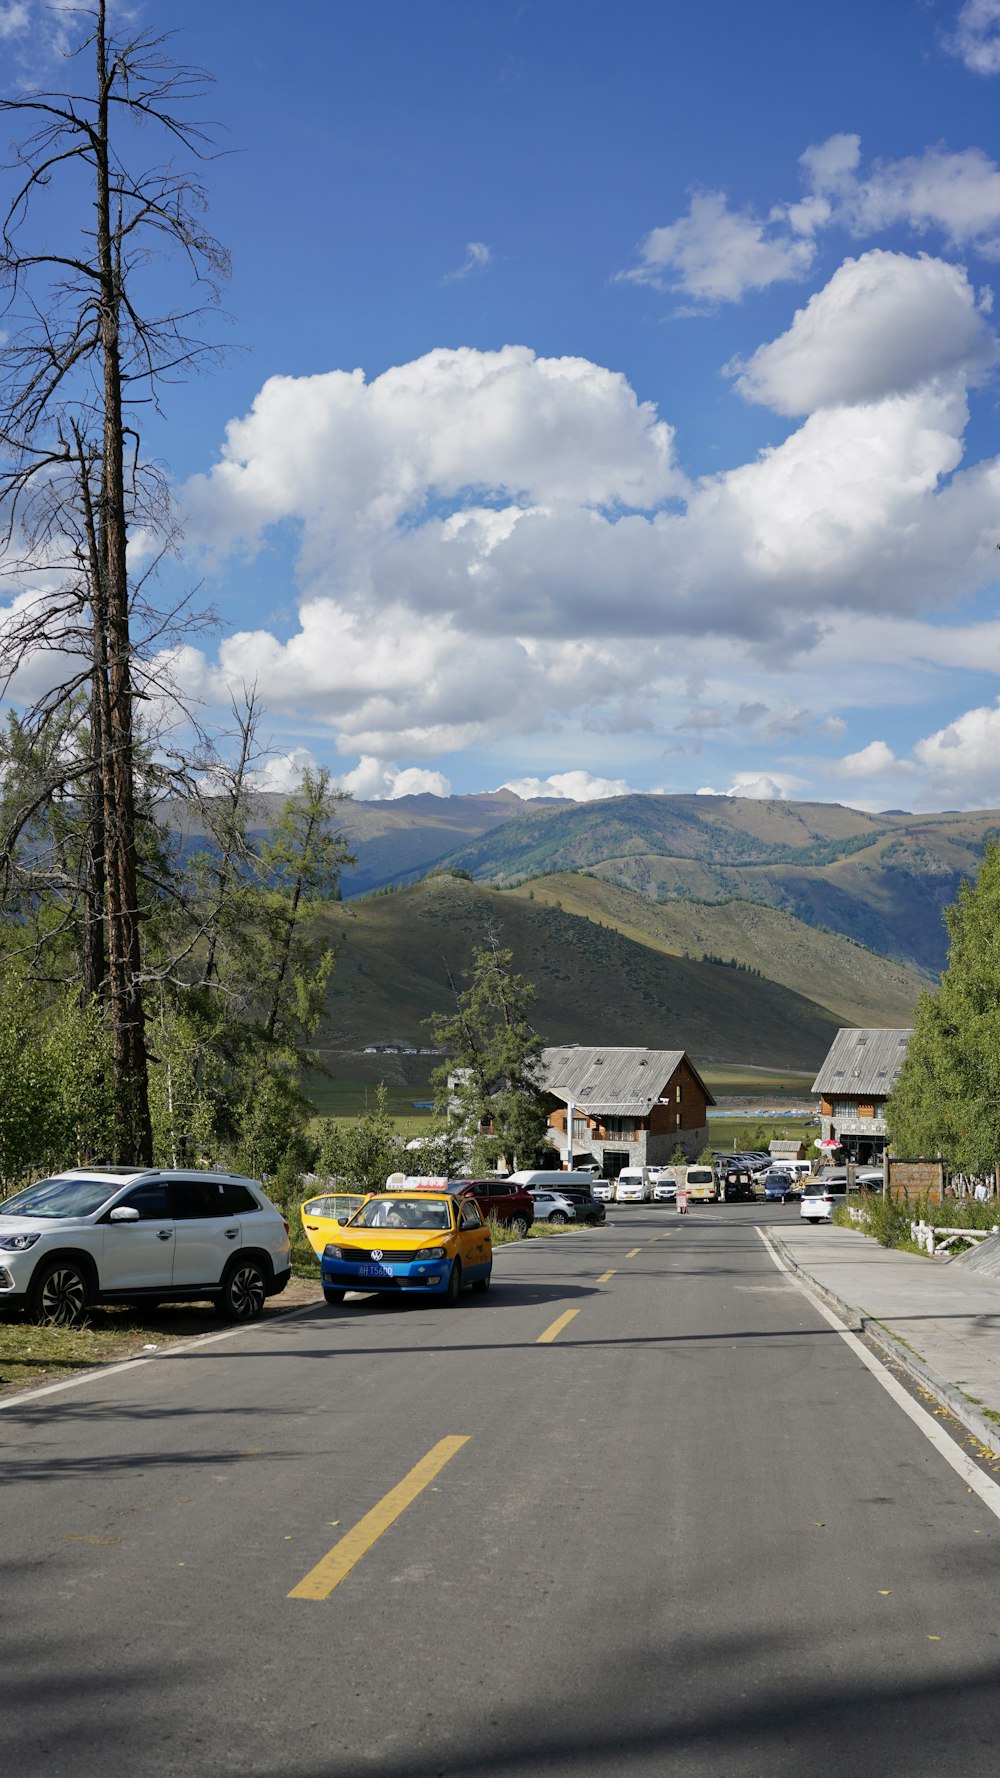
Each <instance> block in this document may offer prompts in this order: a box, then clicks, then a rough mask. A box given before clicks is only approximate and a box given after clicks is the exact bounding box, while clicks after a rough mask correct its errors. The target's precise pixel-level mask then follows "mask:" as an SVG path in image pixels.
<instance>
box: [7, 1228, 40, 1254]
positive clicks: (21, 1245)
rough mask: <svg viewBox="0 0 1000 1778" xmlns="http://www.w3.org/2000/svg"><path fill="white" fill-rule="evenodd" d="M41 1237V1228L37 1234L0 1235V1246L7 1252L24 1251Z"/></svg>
mask: <svg viewBox="0 0 1000 1778" xmlns="http://www.w3.org/2000/svg"><path fill="white" fill-rule="evenodd" d="M41 1238H42V1231H41V1229H39V1231H38V1233H37V1235H0V1247H3V1248H4V1249H5V1250H6V1252H7V1253H25V1252H26V1251H27V1249H28V1248H29V1247H34V1245H35V1242H36V1241H40V1240H41Z"/></svg>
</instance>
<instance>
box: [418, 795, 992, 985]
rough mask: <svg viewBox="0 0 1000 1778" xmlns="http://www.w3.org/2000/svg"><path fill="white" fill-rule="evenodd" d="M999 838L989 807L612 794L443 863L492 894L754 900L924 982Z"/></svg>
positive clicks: (488, 838)
mask: <svg viewBox="0 0 1000 1778" xmlns="http://www.w3.org/2000/svg"><path fill="white" fill-rule="evenodd" d="M998 827H1000V815H998V813H997V812H996V811H995V810H985V811H976V812H974V813H972V814H960V813H959V814H940V815H919V816H918V815H906V814H882V815H867V814H865V813H863V812H861V811H859V810H856V809H847V808H843V807H842V806H840V805H839V804H836V803H784V802H755V801H751V800H750V799H748V798H729V797H699V796H689V797H685V796H633V797H617V798H614V799H613V800H609V801H607V802H602V803H591V804H587V805H584V806H581V805H579V804H577V805H573V806H571V807H569V808H560V807H555V808H548V809H543V810H540V811H534V812H532V814H531V815H530V816H527V815H525V814H523V813H521V812H518V813H516V814H515V815H514V816H513V817H512V819H511V820H509V821H507V822H506V823H504V824H503V825H502V826H499V827H496V828H494V829H493V830H492V832H490V833H484V834H482V835H480V837H479V838H478V839H476V840H474V841H472V842H470V843H469V844H467V845H465V846H463V847H462V848H461V849H460V850H458V851H456V852H455V853H454V854H453V855H452V858H451V860H450V862H451V863H453V864H456V865H460V866H462V867H464V868H465V869H467V870H469V871H471V873H472V874H473V876H474V877H475V878H476V879H477V881H481V882H493V883H497V884H501V885H504V886H511V885H516V884H519V883H522V882H524V881H525V880H526V879H529V878H534V877H538V876H541V875H543V874H548V873H550V872H555V871H592V872H594V873H595V874H597V875H599V876H601V877H603V878H604V879H605V880H606V881H608V882H610V883H616V884H618V885H620V886H621V887H623V888H626V889H632V890H635V891H637V892H638V893H639V894H641V895H644V896H646V897H648V898H650V899H651V900H653V901H665V900H669V899H673V898H679V899H682V900H689V899H698V900H705V901H731V900H733V899H739V900H744V901H758V902H763V903H765V904H766V905H768V906H770V907H773V908H779V909H782V910H784V911H785V912H786V913H790V914H794V915H795V916H796V917H797V918H798V919H800V920H802V921H804V922H805V923H806V924H807V925H809V926H824V927H828V928H830V929H831V930H832V931H834V932H838V933H841V934H842V935H843V936H844V937H846V938H850V939H854V940H856V941H857V942H858V943H859V944H863V945H866V946H868V947H869V948H870V949H871V950H874V951H878V952H880V953H881V954H882V955H884V956H886V957H892V958H896V959H898V960H900V961H901V962H904V963H907V964H909V965H911V966H912V967H915V968H916V969H917V970H920V971H923V972H925V973H934V974H936V973H938V972H940V970H941V969H942V968H943V966H944V963H945V961H946V946H947V940H946V933H945V928H944V925H943V922H942V913H943V911H944V909H945V907H947V906H948V904H949V903H950V902H952V901H954V899H955V896H956V895H957V893H958V887H959V884H960V883H961V881H962V879H963V877H974V876H975V875H976V873H977V872H978V869H979V864H980V861H981V859H982V854H983V847H984V844H985V841H986V838H987V836H988V835H989V834H990V833H993V832H996V831H997V829H998Z"/></svg>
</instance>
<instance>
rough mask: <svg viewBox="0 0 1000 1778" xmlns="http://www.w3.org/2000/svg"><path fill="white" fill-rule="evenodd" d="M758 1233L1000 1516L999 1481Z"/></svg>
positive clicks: (786, 1271) (837, 1330) (936, 1446)
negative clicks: (941, 1424) (970, 1455)
mask: <svg viewBox="0 0 1000 1778" xmlns="http://www.w3.org/2000/svg"><path fill="white" fill-rule="evenodd" d="M757 1233H758V1235H759V1236H760V1238H761V1240H762V1241H763V1243H764V1246H765V1247H766V1249H767V1251H768V1253H769V1254H770V1256H771V1259H772V1260H773V1262H774V1264H775V1265H776V1266H777V1268H778V1271H779V1272H781V1273H783V1275H784V1276H785V1277H786V1278H787V1279H788V1280H789V1282H790V1283H791V1284H794V1285H795V1288H796V1290H800V1291H801V1292H802V1295H803V1296H804V1297H808V1299H809V1301H810V1302H811V1303H812V1306H813V1308H814V1309H815V1310H817V1312H818V1313H819V1314H820V1315H822V1317H823V1320H824V1321H826V1322H829V1324H830V1326H831V1327H832V1328H833V1330H834V1332H835V1333H838V1334H839V1335H840V1337H841V1339H842V1340H843V1341H844V1342H845V1344H846V1345H848V1346H850V1348H851V1351H852V1352H853V1353H854V1354H855V1355H856V1357H858V1358H860V1360H861V1362H862V1364H863V1365H866V1366H867V1368H868V1370H870V1371H871V1374H872V1376H873V1377H875V1378H876V1379H877V1380H878V1382H880V1383H881V1385H882V1387H883V1389H884V1390H885V1391H886V1393H887V1394H888V1395H891V1396H892V1399H893V1401H894V1402H896V1403H897V1405H898V1406H899V1407H901V1408H902V1410H903V1412H904V1414H908V1415H909V1417H910V1419H911V1420H912V1421H913V1424H914V1425H915V1426H916V1427H918V1428H919V1430H920V1431H921V1432H922V1433H923V1435H924V1437H925V1438H926V1439H929V1440H930V1442H931V1444H932V1445H933V1446H934V1449H935V1450H936V1451H937V1452H938V1454H939V1455H940V1456H941V1457H943V1458H944V1460H945V1462H946V1463H950V1465H951V1467H952V1469H953V1470H955V1472H956V1474H958V1475H960V1476H961V1477H962V1480H963V1481H964V1482H965V1483H966V1485H967V1486H968V1487H969V1488H971V1489H972V1491H973V1493H974V1494H978V1495H979V1498H980V1500H981V1501H982V1503H983V1505H984V1506H986V1507H988V1508H989V1510H990V1512H991V1513H992V1514H993V1516H994V1518H996V1519H1000V1484H998V1483H997V1482H995V1481H994V1480H993V1478H992V1476H988V1475H984V1474H983V1472H982V1470H981V1469H980V1468H979V1467H978V1465H977V1464H975V1463H973V1461H972V1458H971V1457H967V1456H966V1454H965V1452H964V1451H962V1450H960V1449H959V1447H958V1446H957V1445H956V1444H955V1442H954V1440H953V1439H952V1438H950V1437H949V1435H948V1433H946V1432H945V1431H944V1430H943V1428H942V1427H941V1426H940V1424H939V1423H938V1421H937V1420H935V1418H934V1416H933V1414H929V1413H928V1412H927V1409H926V1408H922V1407H921V1406H920V1403H919V1402H916V1401H914V1400H913V1397H912V1396H911V1395H910V1394H908V1392H907V1391H906V1390H905V1389H904V1388H903V1385H902V1384H901V1383H899V1382H897V1380H896V1378H895V1377H894V1376H893V1374H892V1372H891V1371H890V1370H888V1369H887V1368H886V1366H885V1365H884V1364H883V1363H882V1362H881V1360H880V1359H878V1358H876V1357H875V1356H874V1355H873V1354H872V1353H871V1352H869V1350H868V1347H867V1346H866V1345H864V1343H863V1342H862V1341H861V1340H859V1339H858V1336H857V1334H855V1333H852V1332H851V1330H850V1328H849V1327H845V1326H844V1324H843V1322H842V1321H840V1320H839V1319H838V1317H837V1316H836V1315H835V1314H834V1313H833V1310H832V1309H828V1308H827V1306H826V1304H825V1303H824V1302H822V1301H821V1299H820V1298H819V1297H818V1296H816V1295H815V1294H814V1293H813V1291H811V1290H810V1289H809V1286H808V1284H805V1283H803V1281H802V1279H801V1278H800V1277H798V1276H797V1275H796V1273H795V1272H793V1271H791V1270H790V1269H789V1267H788V1266H786V1265H785V1262H784V1260H783V1259H782V1258H781V1255H780V1254H779V1253H778V1252H777V1251H776V1250H775V1248H774V1247H773V1246H772V1245H771V1242H770V1241H769V1240H768V1238H767V1235H766V1234H765V1232H764V1230H763V1229H762V1228H758V1229H757Z"/></svg>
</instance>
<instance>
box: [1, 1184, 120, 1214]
mask: <svg viewBox="0 0 1000 1778" xmlns="http://www.w3.org/2000/svg"><path fill="white" fill-rule="evenodd" d="M119 1191H121V1180H118V1181H117V1182H116V1183H114V1184H112V1182H111V1181H110V1180H108V1179H40V1180H39V1181H38V1184H37V1185H29V1186H28V1187H27V1188H26V1189H25V1190H24V1191H21V1192H16V1193H15V1195H14V1197H12V1198H7V1199H6V1201H5V1202H4V1203H3V1204H0V1216H47V1217H52V1218H58V1217H64V1216H91V1215H93V1213H94V1211H95V1210H99V1209H100V1208H101V1205H102V1204H106V1203H107V1201H108V1199H109V1198H113V1197H114V1195H115V1193H116V1192H119Z"/></svg>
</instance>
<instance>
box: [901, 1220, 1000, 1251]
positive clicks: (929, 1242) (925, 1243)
mask: <svg viewBox="0 0 1000 1778" xmlns="http://www.w3.org/2000/svg"><path fill="white" fill-rule="evenodd" d="M990 1235H1000V1223H994V1224H993V1227H992V1228H991V1229H950V1228H940V1227H934V1226H933V1225H932V1224H931V1223H929V1222H924V1221H923V1220H922V1219H921V1221H920V1222H911V1223H910V1240H911V1241H913V1242H914V1243H915V1244H916V1246H918V1247H920V1248H922V1249H923V1251H924V1252H925V1253H930V1254H934V1253H937V1252H938V1250H939V1249H940V1250H941V1252H943V1251H944V1249H945V1248H946V1247H950V1246H951V1244H952V1242H953V1241H986V1240H988V1238H989V1237H990Z"/></svg>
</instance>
